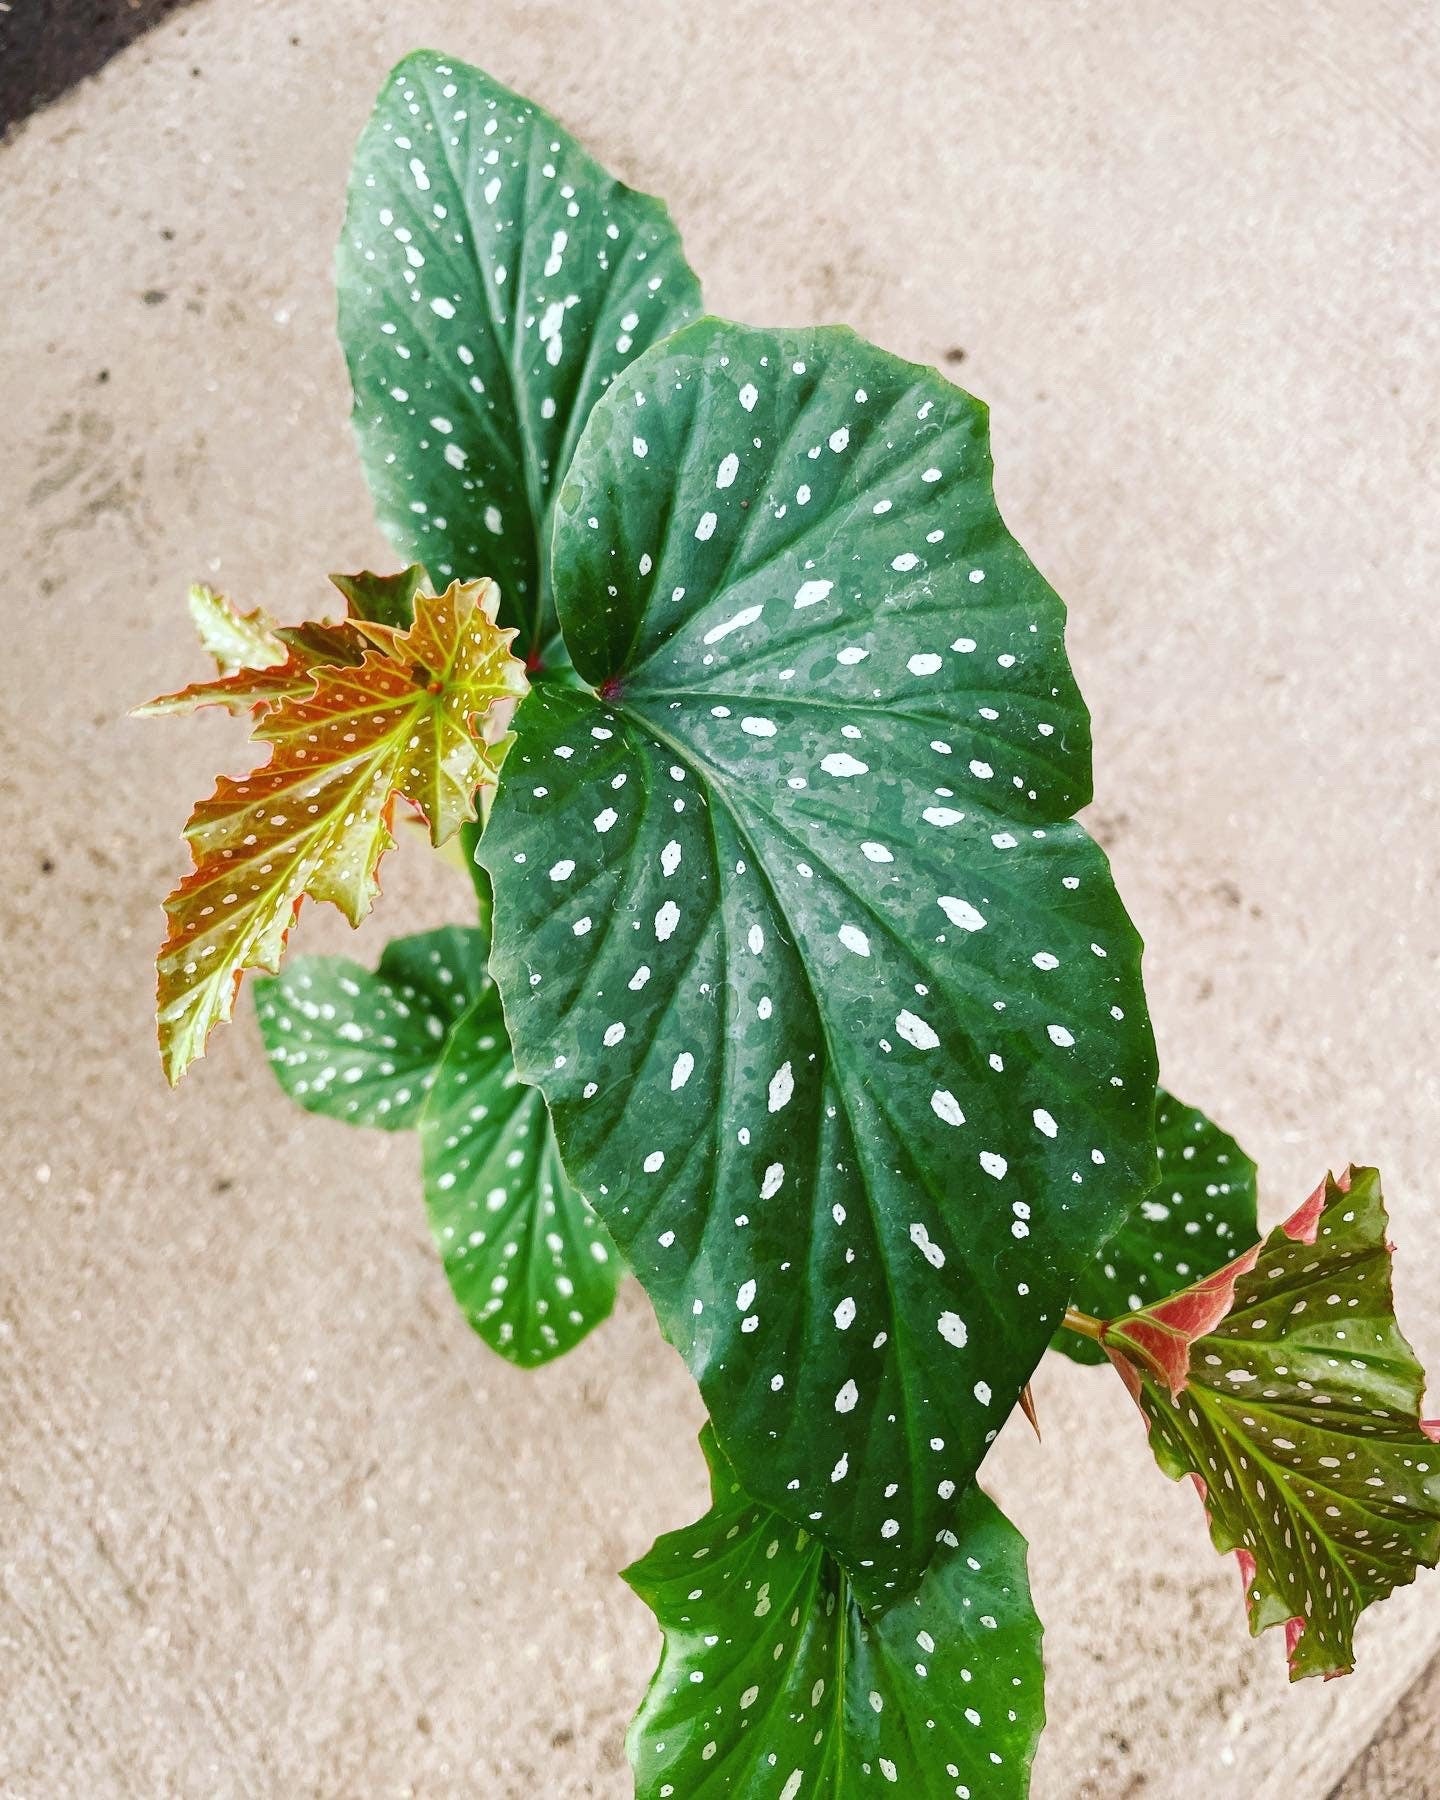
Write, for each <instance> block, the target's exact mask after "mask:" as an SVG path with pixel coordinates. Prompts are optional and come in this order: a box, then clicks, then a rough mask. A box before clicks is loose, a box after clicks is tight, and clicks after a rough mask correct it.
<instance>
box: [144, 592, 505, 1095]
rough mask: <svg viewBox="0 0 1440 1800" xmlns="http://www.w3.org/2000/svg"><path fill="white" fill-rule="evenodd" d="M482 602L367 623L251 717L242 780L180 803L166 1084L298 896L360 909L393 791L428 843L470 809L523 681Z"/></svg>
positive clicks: (419, 607) (372, 891) (429, 602)
mask: <svg viewBox="0 0 1440 1800" xmlns="http://www.w3.org/2000/svg"><path fill="white" fill-rule="evenodd" d="M496 599H497V594H496V590H495V586H494V583H493V582H472V583H468V584H461V583H459V582H455V583H452V584H451V586H450V587H449V588H448V589H447V590H446V592H445V593H444V594H442V595H439V596H436V595H421V596H419V597H418V598H417V601H416V607H415V622H414V625H413V626H412V627H411V629H410V630H409V631H405V632H399V631H395V630H392V629H391V628H390V627H388V626H385V625H379V624H369V625H367V626H366V627H365V632H366V635H367V641H368V642H369V644H370V646H371V647H370V648H368V649H367V650H366V651H365V654H364V656H363V657H362V659H361V660H360V661H358V662H356V663H353V664H352V663H345V664H335V665H331V666H326V665H320V666H318V667H315V668H314V669H313V670H311V671H309V672H308V676H307V679H306V680H305V681H304V682H303V683H302V684H301V685H300V687H299V689H298V691H294V692H291V693H287V694H285V695H284V697H283V698H281V699H279V700H278V701H276V702H275V704H273V705H272V706H269V707H267V708H266V709H265V710H264V711H263V712H262V714H261V717H260V719H259V722H258V723H257V724H256V726H255V728H254V736H255V737H256V738H257V739H260V740H261V741H263V742H267V743H269V745H270V746H271V751H270V760H269V761H268V762H267V763H266V764H264V765H263V766H262V767H260V768H258V769H256V770H254V771H253V772H252V773H251V774H250V775H248V776H246V777H244V778H243V779H242V780H239V781H236V780H233V779H232V778H231V777H229V776H222V777H221V778H220V781H219V783H218V785H217V786H216V789H215V792H214V794H213V795H211V797H210V798H209V799H208V800H203V801H201V802H200V804H199V805H198V806H196V808H195V809H194V811H193V812H192V813H191V815H190V819H189V821H188V823H187V824H186V827H185V836H186V838H187V840H188V842H189V844H190V847H191V851H192V853H193V856H194V861H195V867H194V868H193V870H192V871H191V872H190V874H188V875H187V876H186V877H185V878H184V880H183V881H182V882H181V883H180V885H179V886H178V887H177V888H176V889H175V891H174V892H173V893H172V894H171V895H170V896H169V898H168V899H167V900H166V902H165V911H166V914H167V916H168V919H169V927H170V929H169V934H168V936H167V937H166V940H165V942H164V944H162V946H161V949H160V955H159V958H158V959H157V963H156V968H157V973H158V984H157V987H158V992H157V1005H156V1013H157V1019H158V1023H159V1037H160V1052H161V1058H162V1061H163V1063H164V1066H165V1072H166V1075H167V1076H168V1078H169V1080H170V1081H171V1083H172V1084H173V1083H175V1082H177V1081H178V1080H179V1079H180V1077H181V1076H182V1075H183V1074H184V1072H185V1070H186V1068H187V1067H188V1066H189V1064H190V1063H191V1062H192V1061H194V1059H195V1058H196V1057H197V1056H200V1055H202V1054H203V1052H204V1047H205V1041H206V1039H207V1037H208V1036H209V1033H210V1031H211V1030H212V1028H213V1027H214V1026H215V1025H216V1024H218V1023H220V1022H221V1021H223V1020H226V1019H228V1018H229V1017H230V1016H231V1012H232V1009H233V1007H234V1004H235V993H236V990H237V988H238V986H239V983H240V980H241V977H242V976H243V974H244V972H245V970H246V969H250V968H263V969H268V970H269V971H270V972H271V973H272V974H273V973H274V972H275V971H276V970H277V969H278V968H279V966H280V958H281V956H282V954H283V952H284V948H285V940H286V937H287V936H288V934H289V931H290V927H291V925H292V924H293V923H294V919H295V915H296V913H297V911H298V910H299V907H300V903H301V901H302V900H303V899H304V898H305V897H306V896H307V895H308V896H309V897H310V898H312V899H315V900H328V901H330V902H331V903H332V904H333V905H335V906H337V907H339V908H340V910H341V911H342V912H343V913H344V914H345V916H346V918H347V919H349V921H350V923H351V924H352V925H355V924H358V923H359V921H360V919H361V918H362V917H363V916H364V915H365V913H366V912H368V911H369V908H370V905H371V903H372V901H373V899H374V897H375V895H376V893H377V892H378V891H379V883H378V879H377V876H376V870H377V868H378V865H379V862H380V859H381V857H382V856H383V855H384V854H385V852H386V851H387V850H388V849H389V848H390V847H391V845H392V843H393V841H394V840H393V838H392V837H391V833H390V821H391V810H392V805H393V801H394V797H395V796H397V795H399V796H402V797H403V798H404V799H406V800H408V801H409V802H410V803H411V804H412V805H413V806H414V807H415V808H416V809H417V810H418V811H419V812H420V814H421V815H422V817H423V818H424V819H425V822H426V824H427V825H428V826H429V828H430V836H431V841H432V842H433V843H435V844H440V843H443V842H445V840H446V839H448V838H450V837H453V836H454V835H455V833H456V832H457V831H458V830H459V828H460V825H461V824H462V822H463V821H464V820H466V819H470V818H473V817H474V816H475V798H474V796H475V791H476V789H477V788H478V787H479V786H480V784H481V783H482V782H493V781H494V780H495V777H496V772H497V770H498V768H499V765H500V762H501V760H502V758H503V756H504V754H505V751H506V749H507V748H508V745H509V738H508V736H502V737H500V738H498V739H496V740H495V741H489V740H488V739H487V737H486V735H485V724H486V719H487V715H488V714H489V712H490V710H491V708H492V707H494V706H496V705H497V704H498V703H500V702H508V703H510V704H512V705H513V701H514V699H515V698H516V697H517V696H518V695H520V694H523V693H524V691H525V686H526V682H525V675H524V671H523V669H522V667H521V665H520V663H519V662H518V660H517V659H516V658H515V657H513V656H511V655H510V651H509V645H510V640H511V639H512V638H513V636H514V632H513V631H501V630H499V629H498V628H497V627H496V624H495V619H494V609H495V604H496ZM321 629H322V630H324V629H328V628H324V627H322V628H321ZM285 667H288V665H285V666H283V667H282V668H281V669H280V670H279V671H278V673H280V674H284V672H285ZM270 673H276V671H264V670H262V671H259V672H258V675H257V676H256V677H255V678H257V679H258V678H263V676H264V675H266V674H270ZM249 675H250V672H249V671H242V672H241V675H240V676H239V677H235V678H234V679H245V678H248V677H249Z"/></svg>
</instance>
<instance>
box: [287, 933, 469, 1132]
mask: <svg viewBox="0 0 1440 1800" xmlns="http://www.w3.org/2000/svg"><path fill="white" fill-rule="evenodd" d="M486 944H487V939H486V936H485V934H484V933H483V932H479V931H473V930H468V929H462V928H461V927H459V926H454V925H446V926H442V927H441V928H440V929H439V930H438V931H425V932H420V933H419V934H417V935H416V936H414V937H404V938H396V939H395V940H394V941H393V942H392V943H390V944H387V945H386V947H385V951H384V954H383V955H382V956H381V958H380V966H379V967H378V968H377V969H374V970H370V969H365V968H362V967H361V966H360V964H359V963H357V962H352V961H351V960H350V958H349V957H345V956H301V957H297V958H296V959H295V961H294V962H292V963H289V964H288V965H287V966H286V967H285V968H284V969H283V970H282V971H281V973H280V974H279V975H275V976H269V977H262V978H261V979H260V980H258V981H257V982H256V983H255V1011H256V1014H257V1016H258V1018H259V1020H260V1035H261V1037H262V1038H263V1039H264V1041H265V1049H266V1053H267V1054H268V1056H269V1058H270V1066H271V1068H272V1069H273V1070H274V1071H275V1078H276V1080H277V1081H278V1082H279V1083H280V1085H281V1087H283V1088H284V1090H285V1092H286V1093H287V1094H289V1096H290V1097H291V1099H292V1100H297V1101H298V1102H299V1103H300V1105H301V1106H303V1107H304V1108H305V1109H306V1110H307V1111H308V1112H315V1113H325V1114H327V1115H328V1116H329V1117H330V1118H332V1119H344V1120H346V1121H347V1122H348V1123H349V1124H352V1125H378V1126H379V1127H380V1128H381V1129H382V1130H385V1131H399V1130H401V1129H403V1128H404V1127H406V1126H409V1125H413V1124H414V1123H415V1122H416V1120H417V1118H418V1117H419V1115H420V1109H421V1107H422V1106H423V1104H424V1102H425V1096H426V1094H427V1093H428V1092H429V1090H430V1084H431V1082H432V1081H433V1080H434V1078H435V1071H436V1068H437V1067H438V1065H439V1062H440V1056H441V1053H442V1051H443V1050H444V1048H445V1040H446V1037H447V1036H448V1035H449V1032H450V1029H451V1027H452V1026H453V1025H454V1023H455V1021H456V1019H458V1018H459V1016H460V1014H461V1013H462V1012H463V1011H464V1010H465V1008H466V1007H467V1006H468V1005H469V1004H470V1001H471V999H472V997H473V996H474V994H475V993H476V992H477V991H478V990H479V987H480V985H481V983H482V982H483V980H484V977H485V954H486Z"/></svg>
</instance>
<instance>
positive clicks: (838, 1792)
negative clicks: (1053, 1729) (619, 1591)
mask: <svg viewBox="0 0 1440 1800" xmlns="http://www.w3.org/2000/svg"><path fill="white" fill-rule="evenodd" d="M700 1442H701V1446H702V1448H703V1449H704V1451H705V1457H706V1460H707V1462H708V1463H709V1465H710V1480H711V1489H712V1493H713V1496H714V1501H713V1504H712V1506H711V1509H710V1511H709V1512H708V1513H707V1514H706V1515H705V1517H704V1518H703V1519H700V1520H698V1521H697V1522H696V1523H695V1524H694V1525H691V1526H689V1527H688V1528H687V1529H686V1530H683V1531H674V1532H671V1533H669V1534H668V1535H667V1536H665V1537H662V1538H661V1539H660V1540H659V1542H658V1543H657V1544H656V1545H655V1547H654V1548H653V1549H652V1550H651V1551H650V1552H649V1554H648V1555H647V1556H644V1557H642V1558H641V1559H640V1561H639V1562H637V1563H636V1564H635V1565H634V1566H633V1567H632V1568H629V1569H627V1570H626V1571H625V1579H626V1580H627V1581H628V1582H629V1583H630V1585H631V1587H633V1588H634V1590H635V1592H636V1593H637V1594H638V1595H639V1596H640V1598H641V1599H642V1600H644V1601H645V1603H646V1604H647V1605H648V1606H649V1607H650V1608H651V1610H652V1611H653V1612H654V1614H655V1616H656V1618H657V1619H658V1620H659V1622H660V1627H661V1629H662V1631H663V1632H664V1636H665V1643H664V1650H663V1652H662V1654H661V1659H660V1667H659V1668H658V1669H657V1670H656V1673H655V1678H654V1680H653V1681H652V1683H651V1684H650V1691H649V1693H648V1694H647V1695H646V1698H645V1701H644V1703H643V1705H642V1706H641V1708H640V1711H639V1713H638V1714H637V1716H636V1718H635V1722H634V1724H633V1725H632V1726H631V1728H630V1738H629V1750H630V1760H631V1762H632V1763H633V1764H634V1768H635V1792H636V1796H637V1800H669V1797H670V1796H672V1795H673V1796H674V1797H675V1800H681V1797H682V1796H683V1797H685V1800H689V1797H691V1796H693V1797H695V1800H700V1797H701V1796H709V1795H712V1794H713V1795H715V1796H717V1800H718V1796H720V1795H722V1794H736V1795H743V1796H747V1797H753V1800H809V1797H810V1796H815V1797H816V1800H819V1796H822V1795H823V1796H825V1797H826V1800H851V1797H852V1796H857V1797H858V1796H861V1795H880V1794H891V1793H893V1794H897V1795H901V1796H909V1797H912V1800H926V1797H927V1796H931V1795H935V1796H939V1795H942V1794H943V1795H947V1796H948V1795H970V1796H972V1797H973V1800H1023V1796H1024V1795H1025V1794H1026V1793H1028V1791H1029V1771H1030V1761H1031V1758H1032V1757H1033V1755H1034V1753H1035V1744H1036V1741H1037V1739H1038V1738H1039V1735H1040V1728H1041V1726H1042V1725H1043V1723H1044V1717H1045V1698H1044V1667H1043V1664H1042V1662H1041V1656H1040V1621H1039V1619H1037V1618H1036V1616H1035V1609H1034V1607H1033V1606H1032V1605H1031V1602H1030V1590H1029V1583H1028V1581H1027V1578H1026V1569H1025V1540H1024V1539H1023V1538H1022V1537H1021V1536H1020V1533H1019V1532H1018V1531H1017V1530H1016V1529H1015V1527H1014V1526H1013V1525H1012V1524H1011V1523H1010V1521H1009V1520H1008V1519H1007V1518H1006V1517H1005V1516H1004V1514H1003V1513H1002V1512H1001V1511H1000V1510H999V1508H998V1507H997V1506H996V1505H995V1504H994V1503H993V1501H991V1500H989V1499H988V1498H987V1497H986V1495H985V1494H984V1493H982V1492H981V1490H980V1489H979V1487H977V1486H975V1485H974V1484H973V1483H972V1484H971V1486H970V1487H969V1489H968V1490H967V1491H966V1494H965V1497H964V1499H963V1500H962V1502H961V1504H960V1507H959V1510H958V1512H957V1514H956V1517H955V1520H954V1524H953V1528H952V1529H949V1530H947V1531H946V1533H945V1535H944V1538H943V1541H942V1546H941V1548H940V1550H939V1553H938V1554H937V1556H936V1558H935V1560H934V1562H933V1563H932V1564H931V1566H930V1568H929V1570H928V1571H927V1572H926V1574H925V1576H924V1579H923V1580H922V1581H921V1583H920V1586H919V1588H918V1589H917V1591H916V1592H915V1593H914V1594H912V1595H910V1596H909V1597H908V1598H907V1599H904V1600H898V1601H896V1602H895V1603H894V1604H893V1605H892V1606H889V1607H887V1608H886V1609H885V1611H884V1612H882V1613H880V1614H878V1615H870V1614H868V1613H866V1612H865V1611H863V1610H862V1608H861V1606H860V1603H859V1601H858V1600H857V1598H856V1596H855V1592H854V1589H853V1588H852V1586H851V1583H850V1582H849V1581H848V1580H847V1578H846V1576H845V1575H844V1573H843V1572H842V1570H841V1568H840V1565H839V1564H838V1563H837V1562H836V1561H835V1559H834V1557H833V1556H831V1554H830V1553H829V1551H827V1550H826V1549H825V1547H824V1545H823V1544H821V1543H820V1542H819V1540H818V1539H817V1538H814V1537H812V1536H811V1535H810V1534H809V1533H808V1532H807V1531H806V1530H805V1529H804V1527H803V1526H800V1525H796V1524H793V1523H792V1522H790V1521H789V1520H786V1519H782V1518H781V1517H780V1516H779V1515H778V1514H777V1513H773V1512H771V1511H770V1509H769V1508H768V1507H765V1506H760V1505H758V1504H757V1503H756V1502H755V1501H753V1500H751V1499H750V1498H749V1496H748V1495H747V1494H745V1493H744V1491H743V1490H742V1489H741V1487H740V1484H739V1482H738V1480H737V1479H736V1477H735V1475H734V1473H733V1472H732V1470H731V1469H730V1466H729V1464H728V1463H727V1462H726V1461H725V1458H724V1456H723V1454H722V1453H721V1451H720V1449H719V1446H718V1445H717V1443H716V1441H715V1435H714V1432H713V1430H712V1428H711V1427H710V1426H708V1425H707V1426H706V1428H705V1430H704V1431H703V1432H702V1434H701V1438H700Z"/></svg>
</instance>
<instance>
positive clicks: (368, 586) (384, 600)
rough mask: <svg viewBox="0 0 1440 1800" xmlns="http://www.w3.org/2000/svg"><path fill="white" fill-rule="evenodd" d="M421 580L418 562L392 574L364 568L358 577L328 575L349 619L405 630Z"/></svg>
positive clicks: (409, 622) (410, 617)
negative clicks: (345, 604) (346, 605)
mask: <svg viewBox="0 0 1440 1800" xmlns="http://www.w3.org/2000/svg"><path fill="white" fill-rule="evenodd" d="M424 579H425V570H424V569H423V568H422V567H421V565H420V564H419V563H411V565H410V567H409V568H408V569H401V570H400V572H399V573H398V574H396V575H377V574H375V572H374V571H373V570H371V569H364V570H362V571H361V573H360V574H358V575H332V576H331V577H330V580H331V582H332V583H333V584H334V585H335V586H336V587H337V588H339V590H340V592H341V593H342V594H343V595H344V596H345V598H346V600H348V601H349V603H350V612H351V616H352V617H354V618H359V619H373V620H374V621H375V622H376V623H377V624H379V625H389V626H392V627H393V628H394V629H395V630H396V631H408V630H409V629H410V627H411V626H412V625H413V624H414V623H415V595H416V593H417V591H418V590H419V588H420V584H421V583H422V582H423V581H424Z"/></svg>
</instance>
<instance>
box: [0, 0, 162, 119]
mask: <svg viewBox="0 0 1440 1800" xmlns="http://www.w3.org/2000/svg"><path fill="white" fill-rule="evenodd" d="M186 4H188V0H10V3H9V5H8V6H7V5H3V4H0V137H3V136H4V134H5V133H6V132H7V131H8V130H9V129H10V127H11V126H13V125H15V124H17V123H18V122H19V121H20V120H21V119H24V118H28V117H29V115H30V114H31V113H32V112H36V111H38V110H39V109H40V107H42V106H48V105H49V103H50V102H51V101H52V100H57V99H59V97H60V95H61V94H63V93H64V92H65V90H66V89H67V88H70V87H73V86H74V85H75V83H76V82H77V81H80V80H82V79H83V78H84V77H85V76H86V75H93V74H94V73H95V71H96V70H97V69H99V68H103V67H104V65H105V64H106V63H107V62H109V60H110V58H111V57H112V56H114V54H115V52H116V51H117V50H123V49H124V48H125V46H126V45H127V44H128V43H130V42H132V41H133V40H134V39H135V38H137V37H139V36H140V34H141V33H142V32H144V31H148V30H149V29H150V27H151V26H152V25H155V24H158V23H159V21H160V20H161V19H163V18H164V17H165V15H166V14H167V13H171V12H174V11H175V10H176V9H177V8H178V7H180V6H184V5H186Z"/></svg>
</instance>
